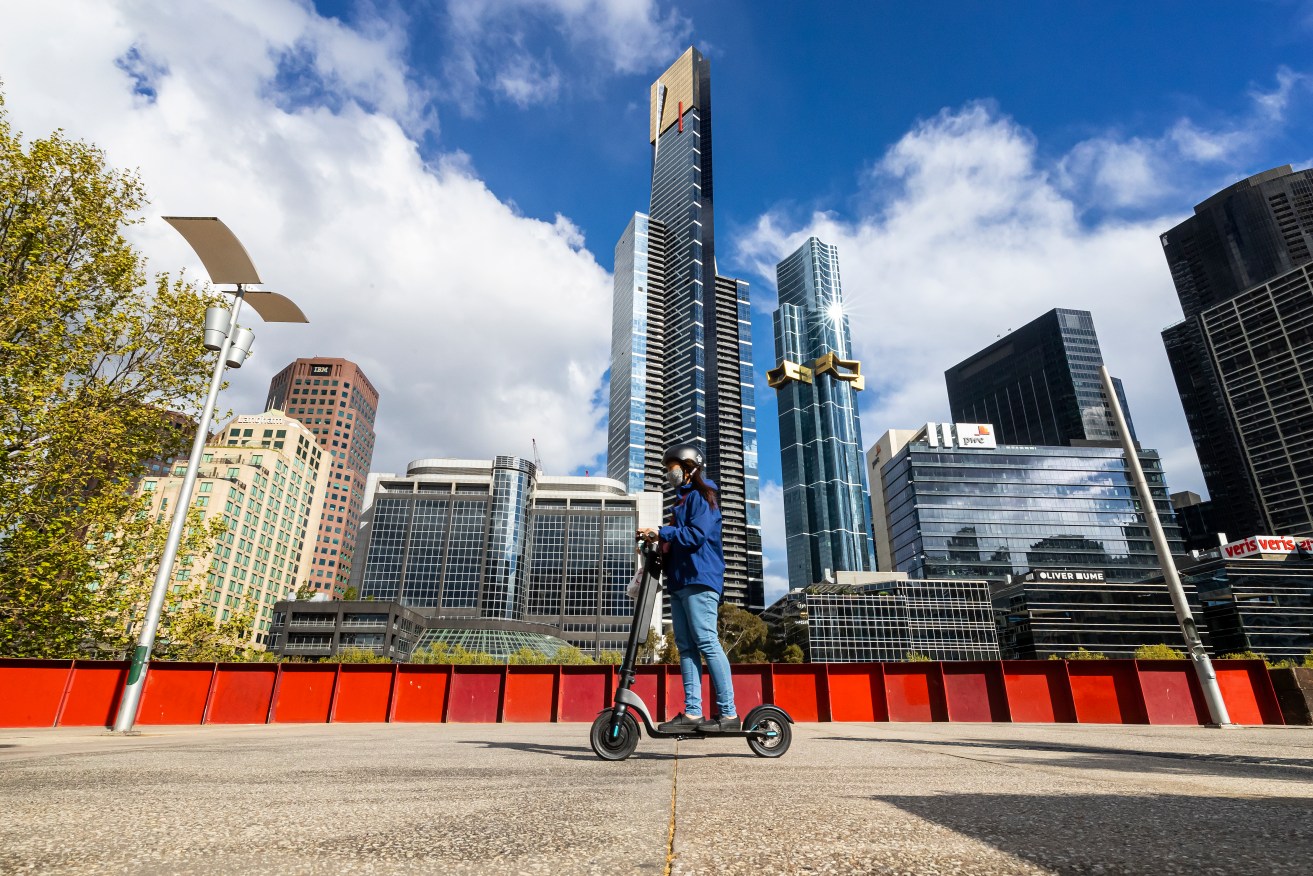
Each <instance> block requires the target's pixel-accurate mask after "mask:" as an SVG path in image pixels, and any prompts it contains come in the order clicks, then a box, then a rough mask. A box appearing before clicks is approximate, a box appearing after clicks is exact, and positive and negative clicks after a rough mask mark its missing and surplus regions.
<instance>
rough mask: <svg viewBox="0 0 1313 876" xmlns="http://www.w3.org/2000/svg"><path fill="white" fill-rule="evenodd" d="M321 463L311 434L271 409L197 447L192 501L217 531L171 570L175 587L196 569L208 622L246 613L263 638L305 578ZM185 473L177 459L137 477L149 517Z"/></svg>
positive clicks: (256, 636) (258, 639) (172, 499)
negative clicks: (201, 451)
mask: <svg viewBox="0 0 1313 876" xmlns="http://www.w3.org/2000/svg"><path fill="white" fill-rule="evenodd" d="M324 460H325V457H324V454H323V453H322V452H321V451H320V449H319V447H318V445H317V444H316V442H315V436H314V435H313V434H311V432H310V431H309V430H308V429H306V428H305V427H304V426H303V425H302V424H301V423H299V422H297V421H296V420H294V419H292V418H291V417H288V416H286V415H284V414H283V412H282V411H278V410H269V411H265V412H264V413H263V414H250V415H243V416H239V417H237V418H235V419H234V420H233V421H232V422H230V423H229V424H228V425H227V426H225V427H224V428H223V429H222V430H220V432H219V434H218V435H217V436H216V437H215V438H214V440H212V441H211V442H210V443H208V444H207V445H206V446H205V455H204V456H203V457H202V458H201V467H200V471H199V474H198V477H197V480H196V485H195V488H194V489H193V492H192V504H193V505H194V506H195V507H197V508H199V509H200V511H201V514H202V515H203V516H204V519H205V520H206V522H209V521H210V520H213V519H215V518H216V517H222V518H223V519H224V520H225V521H226V523H227V531H226V532H225V533H224V534H223V535H221V536H220V537H219V541H218V542H217V543H216V545H215V547H214V550H213V551H212V552H211V553H210V554H209V555H207V556H203V557H192V558H191V562H190V563H180V564H179V568H178V573H177V574H178V581H179V582H183V581H187V580H190V579H191V577H192V576H193V574H200V571H199V570H205V572H204V574H205V580H206V593H207V595H208V598H209V600H210V603H211V605H212V606H213V609H214V614H215V620H216V622H222V621H226V620H228V619H229V618H231V617H233V616H235V615H239V614H241V613H242V612H244V611H247V610H254V618H253V621H252V627H251V640H252V641H253V642H254V643H256V644H263V643H264V641H265V637H266V635H267V633H268V632H269V629H270V626H271V623H272V620H273V607H274V604H275V603H277V602H278V601H280V600H283V599H286V598H288V596H289V595H290V594H294V593H296V591H297V589H299V588H300V587H301V586H302V585H303V584H305V583H306V581H307V577H308V573H309V570H310V568H311V565H310V558H311V556H312V555H311V553H310V549H311V547H312V545H313V539H314V533H315V532H317V531H318V530H319V525H320V516H321V512H322V508H323V501H322V499H323V496H324V493H325V487H326V485H327V483H328V474H329V470H328V466H327V464H326V463H325V461H324ZM185 469H186V464H185V463H184V462H178V463H177V464H176V465H175V467H174V469H173V471H172V472H169V473H165V474H163V475H160V476H154V475H150V476H147V477H145V478H143V479H142V480H141V483H140V486H139V489H140V490H141V491H142V492H144V493H146V494H147V495H148V496H150V513H152V514H156V515H159V516H160V519H166V518H167V516H168V514H169V512H170V508H171V507H176V504H177V501H178V492H179V489H180V488H181V486H182V481H183V474H184V472H185ZM193 570H196V572H195V573H193ZM181 586H184V585H183V584H181V583H175V584H174V587H175V588H176V587H181Z"/></svg>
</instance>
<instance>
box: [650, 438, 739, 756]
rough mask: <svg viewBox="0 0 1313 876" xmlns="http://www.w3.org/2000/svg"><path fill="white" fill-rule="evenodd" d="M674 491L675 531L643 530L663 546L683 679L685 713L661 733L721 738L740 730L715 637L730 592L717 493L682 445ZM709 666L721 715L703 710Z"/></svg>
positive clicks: (673, 458) (676, 455)
mask: <svg viewBox="0 0 1313 876" xmlns="http://www.w3.org/2000/svg"><path fill="white" fill-rule="evenodd" d="M662 462H663V464H664V465H665V467H666V478H667V481H668V482H669V484H670V486H671V487H673V488H674V490H675V502H674V505H673V506H672V507H671V509H670V518H669V524H668V525H666V526H662V527H661V528H660V529H640V530H639V531H638V534H639V535H640V536H642V537H644V538H647V539H649V540H655V539H659V540H660V543H661V552H662V568H663V569H664V571H665V575H664V578H665V587H666V593H667V595H668V597H669V599H670V617H671V620H672V621H673V623H674V628H675V629H674V632H675V647H677V648H678V649H679V669H680V674H681V675H682V676H683V680H684V711H683V712H681V713H680V714H678V715H676V716H675V717H674V718H672V719H671V720H669V721H666V722H665V723H664V724H662V725H660V727H658V728H657V729H658V730H660V731H661V732H663V733H679V732H698V733H718V732H726V731H736V730H739V729H741V726H742V725H741V723H740V721H739V718H738V713H737V711H736V710H735V707H734V684H733V679H732V678H731V677H730V668H729V659H728V658H727V657H726V656H725V649H724V648H723V647H721V644H720V637H719V635H717V632H716V618H717V615H718V614H719V609H720V602H721V599H722V598H723V597H724V593H725V557H724V553H723V550H722V547H721V533H720V527H721V516H720V501H719V490H718V488H717V487H716V485H715V483H713V482H712V481H711V480H709V479H708V478H707V477H706V475H705V474H704V467H705V464H704V460H703V457H702V452H701V451H700V450H698V448H697V447H696V446H695V445H693V444H676V445H675V446H674V447H671V448H670V449H669V450H667V451H666V452H665V456H664V458H663V460H662ZM699 656H700V657H701V660H705V661H706V664H707V671H708V672H709V673H710V675H711V684H712V687H713V688H714V689H715V694H716V713H717V714H716V716H715V717H714V718H708V717H704V716H703V711H702V667H701V660H699Z"/></svg>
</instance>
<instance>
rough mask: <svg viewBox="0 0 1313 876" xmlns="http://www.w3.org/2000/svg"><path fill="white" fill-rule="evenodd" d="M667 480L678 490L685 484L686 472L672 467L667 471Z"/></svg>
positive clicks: (673, 488)
mask: <svg viewBox="0 0 1313 876" xmlns="http://www.w3.org/2000/svg"><path fill="white" fill-rule="evenodd" d="M666 482H667V483H669V484H670V488H671V489H672V490H678V489H679V488H680V487H682V486H684V472H683V470H682V469H678V468H672V469H670V470H669V471H667V472H666Z"/></svg>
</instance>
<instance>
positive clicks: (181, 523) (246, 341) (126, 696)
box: [114, 216, 309, 733]
mask: <svg viewBox="0 0 1313 876" xmlns="http://www.w3.org/2000/svg"><path fill="white" fill-rule="evenodd" d="M164 221H166V222H168V223H169V224H170V225H172V226H173V227H174V228H175V229H177V230H178V232H179V233H180V234H181V235H182V236H183V237H184V238H185V239H186V240H187V242H188V243H189V244H191V247H192V249H193V250H194V251H195V252H196V255H197V256H199V257H200V260H201V263H202V264H203V265H204V266H205V270H206V272H207V273H208V274H209V275H210V282H211V283H213V284H215V285H216V286H218V285H224V286H236V287H237V289H236V291H235V292H232V293H229V294H231V295H232V296H233V302H232V307H231V309H229V308H227V307H223V306H215V307H210V308H208V309H207V310H206V311H205V336H204V343H205V349H207V350H217V351H218V353H219V355H218V357H217V360H216V361H215V363H214V373H213V374H212V375H211V376H210V388H209V391H208V392H207V393H206V395H205V406H204V407H203V408H202V410H201V416H200V420H199V422H197V424H196V436H195V437H194V438H193V439H192V443H191V455H190V456H189V457H188V458H187V470H186V473H185V474H184V475H183V478H182V484H181V486H179V488H178V498H177V502H176V503H175V505H174V507H173V520H172V522H171V523H170V525H169V537H168V540H167V541H166V542H165V543H164V554H163V555H162V556H161V557H160V567H159V569H158V570H156V572H155V585H154V586H153V587H152V588H151V592H150V602H149V604H148V605H147V608H146V618H145V620H144V621H143V623H142V627H141V637H140V638H139V639H138V640H137V646H136V648H134V649H133V651H132V659H131V662H130V663H129V665H128V679H127V683H126V684H125V685H124V687H123V696H122V698H121V699H120V701H119V710H118V715H117V717H115V719H114V731H115V732H117V733H127V732H129V731H131V730H132V725H133V724H135V723H136V720H137V710H138V709H139V708H140V706H141V694H142V691H143V689H144V688H145V686H146V672H147V669H148V667H149V661H150V654H151V650H152V649H153V648H154V647H155V632H156V630H157V629H158V628H159V623H160V615H161V613H162V612H163V610H164V598H165V596H166V595H167V594H168V591H169V582H170V581H171V580H172V578H173V566H174V562H175V561H176V560H177V556H178V546H179V545H180V544H181V543H182V534H183V531H184V530H185V529H186V526H187V512H188V510H190V508H191V494H192V487H193V486H195V484H196V475H197V472H198V470H199V469H200V464H201V456H202V454H203V453H204V451H205V442H206V440H207V438H208V437H209V434H210V420H211V418H213V416H214V406H215V402H216V401H217V400H218V396H219V387H220V386H222V385H223V373H224V371H225V369H227V368H240V367H242V363H243V362H245V361H246V357H247V356H248V355H249V354H250V352H251V344H252V342H254V340H255V335H254V334H253V333H252V332H251V330H250V329H246V328H241V327H240V326H238V325H237V318H238V316H240V315H241V312H242V304H243V302H247V303H249V304H250V305H251V308H252V309H253V310H255V312H256V313H258V314H259V315H260V316H261V317H263V318H264V321H265V322H309V320H307V319H306V317H305V314H304V313H302V312H301V309H300V308H299V307H297V306H296V304H294V303H293V302H292V300H291V299H290V298H287V297H286V296H285V295H280V294H279V293H277V292H265V291H258V290H254V289H247V288H246V287H247V286H249V285H261V280H260V276H259V274H257V273H256V270H255V265H253V264H252V263H251V259H250V256H248V255H247V254H246V249H245V248H244V247H243V246H242V244H241V241H239V240H238V239H237V237H236V236H235V235H234V234H233V233H232V231H230V230H229V229H228V226H226V225H224V224H223V223H222V222H221V221H219V220H218V219H216V218H214V217H212V216H166V217H164Z"/></svg>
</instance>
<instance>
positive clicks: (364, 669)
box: [333, 663, 393, 724]
mask: <svg viewBox="0 0 1313 876" xmlns="http://www.w3.org/2000/svg"><path fill="white" fill-rule="evenodd" d="M392 676H393V672H392V667H391V666H385V665H383V664H381V663H376V664H370V663H358V664H353V663H344V664H342V672H341V673H340V674H339V675H338V677H337V699H336V701H335V703H334V705H333V720H334V721H335V722H339V723H343V724H349V723H357V722H370V721H373V722H378V723H382V722H384V721H386V720H387V719H388V697H389V695H390V694H391V693H392Z"/></svg>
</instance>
